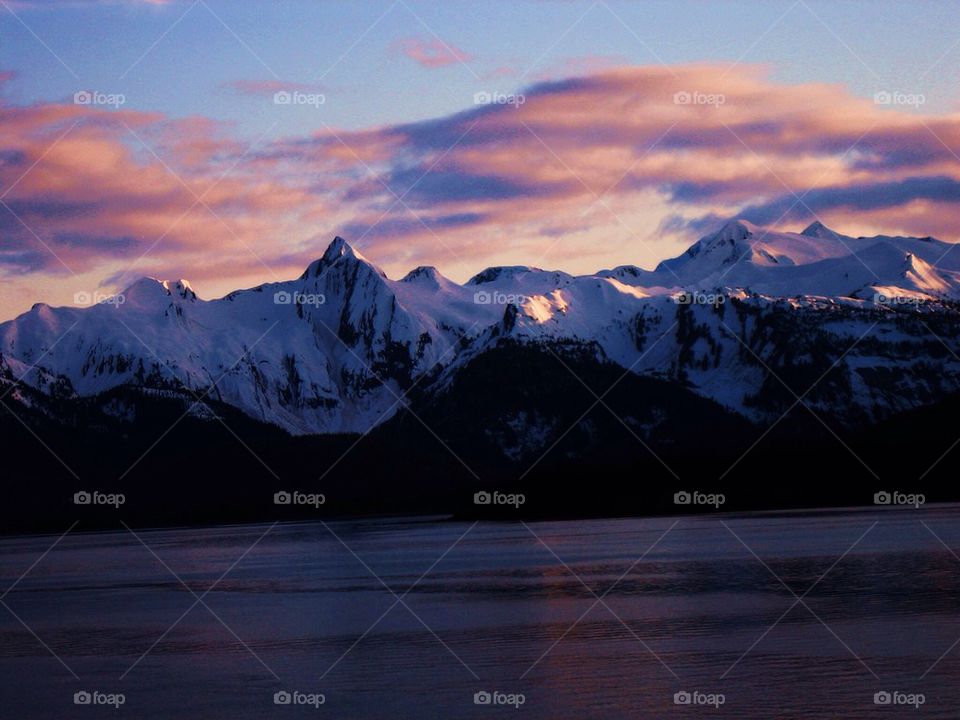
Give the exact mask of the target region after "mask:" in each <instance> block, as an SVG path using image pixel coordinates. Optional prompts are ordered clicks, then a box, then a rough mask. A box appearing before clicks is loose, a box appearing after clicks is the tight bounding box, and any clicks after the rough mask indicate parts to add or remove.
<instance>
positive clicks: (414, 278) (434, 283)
mask: <svg viewBox="0 0 960 720" xmlns="http://www.w3.org/2000/svg"><path fill="white" fill-rule="evenodd" d="M442 277H443V276H442V275H440V273H439V272H437V269H436V268H435V267H433V266H432V265H420V266H419V267H415V268H414V269H413V270H411V271H410V272H408V273H407V274H406V275H404V276H403V277H402V278H401V279H400V282H402V283H417V284H418V285H423V286H426V287H432V288H438V287H440V280H441V278H442Z"/></svg>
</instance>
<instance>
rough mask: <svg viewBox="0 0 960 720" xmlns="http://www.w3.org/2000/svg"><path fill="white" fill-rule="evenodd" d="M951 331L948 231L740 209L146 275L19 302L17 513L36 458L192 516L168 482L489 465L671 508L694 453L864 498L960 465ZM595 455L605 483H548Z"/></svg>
mask: <svg viewBox="0 0 960 720" xmlns="http://www.w3.org/2000/svg"><path fill="white" fill-rule="evenodd" d="M81 299H84V300H85V299H86V298H81ZM958 351H960V252H955V251H954V245H953V244H951V243H946V242H942V241H939V240H936V239H934V238H930V237H925V238H915V237H892V236H877V237H869V238H867V237H849V236H844V235H841V234H839V233H836V232H834V231H832V230H830V229H828V228H826V227H824V226H823V225H822V224H820V223H814V224H812V225H810V226H809V227H807V228H806V229H804V230H803V231H802V232H800V233H786V232H779V231H774V230H771V229H769V228H761V227H756V226H754V225H751V224H750V223H747V222H745V221H742V220H734V221H730V222H728V223H727V224H725V225H724V226H723V227H721V228H719V229H718V230H717V231H716V232H714V233H711V234H709V235H707V236H705V237H703V238H701V239H700V240H699V241H697V242H696V243H694V244H693V245H692V246H691V247H690V248H689V249H688V250H687V251H686V252H685V253H683V254H682V255H680V256H679V257H676V258H673V259H671V260H666V261H664V262H662V263H660V265H658V266H657V267H656V268H655V269H654V270H644V269H641V268H638V267H634V266H621V267H617V268H613V269H610V270H602V271H599V272H597V273H595V274H592V275H571V274H568V273H565V272H561V271H556V270H543V269H540V268H536V267H527V266H509V267H491V268H487V269H486V270H483V271H482V272H480V273H478V274H477V275H475V276H474V277H473V278H471V279H470V280H469V281H467V282H466V283H464V284H458V283H455V282H453V281H451V280H449V279H447V278H445V277H443V276H442V275H441V274H440V273H439V272H438V271H437V270H436V269H435V268H433V267H418V268H416V269H414V270H412V271H410V272H409V273H408V274H407V275H406V276H404V277H403V278H400V279H398V280H394V279H390V278H388V277H387V276H386V274H385V273H384V272H383V271H382V270H380V269H379V268H378V267H377V266H376V265H375V264H374V263H372V262H371V261H369V260H367V259H366V258H365V257H363V255H361V254H360V253H359V252H357V251H356V250H355V249H354V248H352V247H351V246H350V245H349V244H348V243H347V242H346V241H345V240H343V239H342V238H339V237H337V238H335V239H334V240H333V242H332V243H331V244H330V246H329V247H328V248H327V249H326V252H325V253H324V254H323V256H322V257H321V258H319V259H318V260H316V261H315V262H313V263H311V264H310V265H309V266H308V267H307V268H306V269H305V270H304V272H303V273H302V274H301V275H300V276H299V277H298V278H296V279H293V280H289V281H286V282H279V283H269V284H265V285H260V286H258V287H254V288H250V289H246V290H237V291H235V292H232V293H230V294H228V295H226V296H225V297H222V298H219V299H216V300H203V299H201V298H200V297H198V296H197V294H196V293H195V292H194V291H193V289H192V288H191V286H190V283H189V282H187V281H186V280H175V281H173V280H168V281H161V280H156V279H152V278H143V279H141V280H139V281H137V282H135V283H133V284H132V285H131V286H129V287H127V288H125V289H124V290H123V291H121V292H120V293H118V294H117V295H114V296H110V297H107V298H101V302H98V303H96V304H93V305H91V306H89V307H50V306H48V305H45V304H37V305H35V306H33V307H32V308H31V310H30V311H28V312H26V313H24V314H23V315H21V316H19V317H17V318H15V319H13V320H11V321H9V322H5V323H3V324H0V400H2V404H3V405H4V407H5V408H6V410H8V411H9V412H5V413H2V414H0V431H2V433H3V435H4V436H5V437H6V438H7V439H8V440H9V443H10V444H9V447H10V448H16V450H15V451H14V452H8V453H7V464H8V471H10V472H11V476H13V477H16V478H19V482H14V483H13V484H12V485H11V487H16V488H19V489H20V490H22V492H21V494H20V496H18V497H19V500H18V501H17V502H11V503H9V504H8V508H10V510H11V513H12V515H13V517H12V518H8V520H9V521H11V522H13V523H16V522H18V521H19V514H20V510H19V509H18V508H22V507H24V506H25V505H29V504H30V503H33V504H36V502H39V500H37V497H35V496H34V495H33V494H31V493H30V492H28V490H29V489H30V488H31V487H32V481H33V480H34V478H36V477H42V478H44V480H45V481H46V482H47V484H48V487H56V488H60V491H58V492H55V493H53V495H55V496H56V497H58V498H60V500H63V498H66V497H69V496H72V492H74V491H75V490H77V489H78V487H77V485H78V483H79V482H81V481H82V479H86V478H100V479H103V480H104V481H105V482H106V483H107V484H108V485H109V484H110V483H112V486H113V487H119V488H120V489H122V490H124V491H131V492H132V491H133V490H136V491H137V492H138V493H139V496H140V497H141V499H142V501H143V502H144V503H145V504H144V506H143V507H142V508H141V513H142V519H143V520H144V521H145V522H159V521H160V520H159V519H158V515H157V513H158V512H159V511H158V508H160V507H168V511H167V513H166V514H163V513H161V515H162V516H163V517H164V518H168V517H176V518H177V520H178V521H181V522H185V521H187V520H186V519H185V513H186V512H187V507H186V506H185V505H184V504H183V502H182V501H180V500H176V501H175V500H173V499H171V496H170V494H169V493H170V491H171V488H177V489H178V491H179V492H180V493H182V494H186V495H188V496H192V497H195V501H194V502H193V503H192V504H191V505H190V506H189V511H190V512H191V513H196V514H195V515H191V516H190V517H191V518H192V519H193V520H196V521H198V522H201V521H205V520H209V519H211V517H220V515H219V513H221V512H224V510H223V508H224V507H225V506H224V503H223V493H224V492H228V493H229V494H230V497H231V498H233V502H232V505H231V507H233V508H234V510H231V511H230V512H229V513H227V515H226V516H225V519H229V520H236V519H240V518H244V517H261V516H262V510H263V503H262V501H263V498H264V497H266V493H267V492H268V491H269V492H274V491H277V490H282V489H283V488H284V487H285V485H289V484H290V483H291V482H293V481H296V482H299V483H302V484H305V485H307V486H309V487H314V488H317V487H318V486H319V488H320V489H321V490H322V491H324V492H327V493H329V495H330V496H331V497H332V496H337V497H338V498H339V505H336V507H339V508H340V510H341V511H351V512H369V511H377V512H396V511H399V510H400V509H401V508H405V509H408V510H414V511H423V510H444V511H446V510H450V509H451V508H456V507H460V503H461V502H464V501H465V499H468V498H471V497H472V493H473V492H474V491H477V490H482V489H484V488H485V487H487V486H488V485H489V484H490V482H491V481H494V480H495V481H496V482H497V483H499V484H500V485H501V486H503V487H513V488H514V489H517V490H522V491H524V492H527V493H528V494H529V495H530V497H536V498H539V499H540V500H541V502H542V503H546V505H542V506H541V510H542V512H544V513H548V514H549V513H552V512H559V513H564V514H582V513H584V512H596V513H601V514H609V513H611V512H634V511H636V512H644V513H645V512H653V511H656V510H657V509H658V508H659V509H660V510H662V509H664V508H670V507H673V506H672V501H671V499H670V498H672V497H673V495H672V493H673V492H676V491H678V490H682V489H683V488H684V485H683V484H682V483H683V480H681V479H684V480H685V479H687V478H690V477H694V478H699V479H700V481H701V482H703V481H704V479H706V481H708V482H712V483H714V484H715V485H716V484H718V483H720V484H723V483H728V484H729V483H734V486H735V487H734V489H736V487H740V488H741V489H742V488H744V487H747V486H749V487H751V488H753V489H751V491H750V494H749V495H746V496H744V495H743V494H742V493H741V495H740V497H741V499H742V501H743V505H744V506H745V507H746V506H749V507H759V506H763V507H767V506H769V507H782V506H784V504H791V503H801V502H806V503H823V502H825V500H824V497H825V496H824V495H823V494H822V493H820V494H811V493H812V488H813V487H814V485H815V484H816V482H815V481H812V480H811V478H815V479H816V480H819V481H823V482H827V483H829V484H830V485H831V492H832V493H833V494H832V495H829V496H827V497H831V498H833V499H832V500H829V501H828V504H829V503H834V502H840V501H841V499H843V500H844V501H850V502H860V501H869V498H870V497H872V494H873V493H874V492H876V491H878V490H881V489H882V482H881V478H883V477H886V475H887V474H889V475H891V476H892V477H894V478H898V479H899V480H898V481H899V482H904V481H905V479H906V480H908V481H910V482H917V481H919V480H925V481H927V482H929V481H930V480H932V479H933V478H934V477H936V476H937V474H938V473H944V472H945V473H947V474H948V475H949V474H950V473H952V472H954V471H955V466H954V465H953V464H952V463H951V462H950V461H949V459H948V460H947V461H945V462H942V463H939V464H936V463H935V464H934V465H933V466H930V469H929V470H927V469H926V467H927V465H928V464H929V463H933V461H934V460H935V459H936V458H937V457H938V456H945V455H947V454H949V448H951V447H952V444H951V443H953V441H954V440H955V438H952V437H950V435H951V434H952V429H953V427H954V425H955V423H954V422H953V418H955V415H956V411H957V409H958V406H960V357H958ZM238 441H239V442H238ZM241 446H242V447H241ZM354 448H357V450H356V451H355V450H354ZM945 451H946V453H945ZM934 467H935V468H936V472H933V473H932V474H929V473H931V471H932V470H933V469H934ZM186 468H189V471H187V470H186ZM771 473H773V475H774V476H775V477H776V478H777V479H778V481H779V482H777V483H761V484H760V485H757V484H756V478H757V477H758V476H761V477H764V476H768V475H770V474H771ZM928 474H929V477H928ZM198 476H212V477H215V478H217V480H215V481H211V482H209V483H200V482H197V480H196V479H195V478H196V477H198ZM839 476H843V477H845V478H847V482H846V483H844V484H843V485H842V488H843V492H846V493H847V494H846V495H843V496H842V498H841V496H840V495H837V493H838V492H841V490H840V486H839V485H837V486H834V483H833V478H836V477H839ZM585 477H589V478H591V483H590V484H591V486H594V487H595V489H596V490H597V494H594V495H591V496H590V497H591V498H592V499H585V498H584V497H583V496H582V495H574V496H570V497H567V495H560V496H558V495H557V494H556V492H555V490H548V489H547V488H556V487H557V486H558V485H560V486H562V487H564V488H570V487H577V486H580V485H581V484H582V482H583V479H584V478H585ZM50 478H53V479H52V480H51V479H50ZM114 478H116V480H114ZM624 478H626V480H624ZM711 478H713V480H711ZM640 479H642V480H640ZM726 489H728V490H729V489H730V488H729V487H727V488H726ZM51 492H52V491H51ZM24 493H25V494H24ZM145 493H147V494H148V496H149V502H147V499H146V497H147V496H146V495H144V494H145ZM197 493H206V495H205V496H204V497H205V500H203V501H201V500H200V499H199V496H198V495H197ZM757 493H760V494H763V493H767V494H768V495H769V494H770V493H772V496H770V497H767V499H758V498H759V497H760V496H759V495H758V494H757ZM182 494H181V495H178V494H174V496H173V497H182ZM61 496H62V497H61ZM241 496H244V497H247V501H246V502H244V501H241V499H240V498H241ZM736 496H737V493H736V492H733V493H732V495H731V497H736ZM951 497H952V496H951ZM801 498H804V499H801ZM953 499H957V498H953ZM558 503H559V505H558ZM468 504H469V502H468ZM241 506H242V507H245V508H247V509H248V510H249V512H246V513H243V512H240V511H238V510H236V508H239V507H241ZM43 508H44V509H43V512H44V513H47V517H52V515H50V510H49V507H48V506H47V505H43ZM528 509H530V508H529V506H528ZM674 509H675V508H674ZM61 510H62V516H63V517H65V518H67V517H71V514H70V513H72V512H73V511H72V510H71V508H70V506H69V505H67V506H64V507H62V508H61ZM38 512H39V511H38Z"/></svg>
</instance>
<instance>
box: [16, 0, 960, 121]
mask: <svg viewBox="0 0 960 720" xmlns="http://www.w3.org/2000/svg"><path fill="white" fill-rule="evenodd" d="M10 8H11V9H12V11H13V12H15V13H16V14H17V15H18V16H19V17H20V19H22V21H23V22H24V23H25V24H26V25H28V26H29V28H30V30H33V32H35V33H36V35H37V36H38V37H39V38H40V39H41V40H42V41H43V43H45V44H46V45H47V46H48V47H49V50H48V49H47V47H44V44H43V43H41V42H39V41H38V39H37V37H34V36H33V34H32V33H31V32H30V30H28V29H27V28H26V27H24V26H23V25H21V24H20V23H19V22H18V21H17V20H16V19H15V18H13V17H12V14H11V12H10V11H3V12H0V29H2V32H3V44H2V46H0V67H2V68H3V69H6V70H14V71H16V72H17V74H18V77H17V79H16V80H15V81H14V82H12V83H11V87H10V88H9V90H8V92H9V93H10V94H11V95H12V97H13V98H15V99H17V100H19V101H21V102H34V101H40V100H47V101H50V100H56V99H58V98H64V97H67V96H70V95H72V94H73V93H74V92H75V91H76V90H77V89H78V86H79V87H81V88H97V89H100V90H101V91H103V92H115V93H123V94H124V95H125V96H126V97H127V102H128V107H131V108H134V109H139V110H144V111H151V110H162V111H163V112H165V113H168V114H170V115H173V116H179V117H184V116H188V115H191V114H202V115H204V116H207V117H214V118H217V119H220V120H224V121H231V122H235V123H236V124H237V127H238V130H239V132H242V133H244V134H247V135H255V134H259V133H261V132H263V131H264V130H265V129H266V128H267V127H269V125H270V122H272V120H270V119H267V118H268V113H266V112H264V111H263V107H262V103H259V102H258V99H257V98H251V97H242V96H238V95H237V94H236V93H234V92H231V91H229V90H228V89H226V87H225V86H227V85H228V84H229V83H231V82H234V81H239V80H263V81H268V80H277V79H279V80H283V81H287V82H296V83H303V84H314V83H319V84H320V85H322V86H323V91H324V94H325V96H326V98H327V102H326V104H325V107H324V108H323V109H322V112H323V120H324V122H326V123H328V124H330V125H334V126H337V127H342V128H350V129H356V128H361V127H366V126H371V125H377V124H384V123H396V122H402V121H410V120H417V119H423V118H428V117H434V116H439V115H444V114H447V113H450V112H454V111H457V110H460V109H463V108H464V107H465V106H467V105H469V100H470V98H471V97H472V95H473V93H474V92H476V91H477V90H484V89H497V90H501V91H504V92H509V91H512V90H514V89H516V88H517V86H522V85H523V84H525V83H526V82H528V81H530V80H536V79H541V78H544V77H558V76H564V75H566V74H576V73H577V72H578V71H580V70H583V69H589V68H590V67H593V66H595V65H596V64H598V63H600V62H602V61H603V59H604V58H605V59H606V60H607V61H608V62H610V63H613V64H624V63H626V64H636V65H647V64H654V63H659V62H663V63H667V64H677V63H689V62H702V61H718V60H725V61H730V62H734V61H737V60H741V61H742V62H747V63H769V64H770V65H771V66H772V68H773V77H774V78H775V79H778V80H782V81H785V82H789V83H801V82H810V81H821V82H838V83H843V84H845V85H846V86H848V88H849V89H850V91H851V92H852V93H854V94H857V95H862V96H864V97H869V96H872V94H873V93H874V92H876V91H877V90H878V89H885V88H889V89H899V90H902V91H904V92H914V93H923V94H924V95H925V96H926V99H927V104H926V105H925V107H924V110H925V111H927V112H941V111H945V110H948V109H949V110H956V109H958V108H957V101H958V97H957V81H958V80H960V71H958V63H960V50H958V49H957V48H956V47H955V43H956V42H957V41H958V39H960V13H958V12H957V9H956V5H955V3H950V2H924V3H922V4H917V3H904V2H881V1H878V0H873V1H863V2H856V1H853V0H849V1H844V2H826V3H825V2H815V1H813V0H804V2H776V1H772V0H766V1H763V2H704V1H700V0H698V1H695V2H691V1H689V0H688V1H686V2H684V1H682V0H673V1H671V2H643V3H636V2H616V1H612V0H611V1H610V2H608V3H594V2H560V1H558V2H515V1H511V2H482V3H479V2H454V3H439V2H418V1H417V0H404V1H403V2H396V3H391V2H379V1H376V2H374V1H368V0H365V1H364V2H305V1H300V2H283V3H270V11H269V12H264V11H263V4H262V3H257V2H235V1H223V0H204V2H202V3H197V4H194V3H193V2H192V0H171V1H170V2H167V3H164V4H154V3H148V2H136V1H135V0H134V1H133V2H121V1H116V2H96V1H95V0H91V1H88V2H82V1H78V2H54V1H52V0H50V1H48V2H30V3H19V4H18V3H12V4H11V5H10ZM218 18H219V19H218ZM378 20H379V22H378ZM221 21H222V23H221ZM174 24H175V25H174ZM171 26H173V27H171ZM371 26H372V27H371ZM571 27H572V29H571ZM434 34H436V36H437V37H439V38H441V39H442V40H443V41H444V42H445V43H449V44H450V45H451V46H453V47H455V48H457V49H460V50H463V51H465V52H466V53H468V54H469V55H470V58H469V59H468V60H467V61H466V65H467V67H465V66H464V65H462V64H460V63H453V64H451V65H448V66H445V67H442V68H431V69H427V68H424V67H421V66H420V65H418V64H417V63H416V62H414V61H413V60H410V59H408V58H406V57H405V56H403V55H402V54H401V52H400V51H399V50H398V49H397V47H396V45H397V43H398V42H400V41H402V40H403V39H406V38H425V39H431V38H433V37H434ZM951 49H952V53H951ZM345 53H346V54H345ZM945 54H946V55H947V56H946V57H944V58H943V59H942V60H940V62H939V64H938V65H937V66H936V68H935V69H934V70H933V71H930V70H929V68H930V67H931V66H932V65H933V64H934V63H936V62H937V61H938V59H940V58H941V57H942V56H944V55H945ZM55 55H56V56H59V57H60V58H61V59H62V60H63V64H61V63H60V61H59V60H58V59H57V58H56V57H55ZM341 57H342V59H341ZM64 64H65V65H66V66H67V67H64ZM68 68H69V69H68ZM506 68H510V69H511V70H512V71H513V74H512V75H508V74H505V69H506ZM71 71H72V72H71ZM498 71H500V72H499V73H498ZM74 74H76V76H78V77H75V76H74ZM78 78H79V79H78ZM878 78H879V79H878ZM312 124H313V117H312V114H311V113H310V112H302V113H298V114H297V117H291V118H290V119H289V122H288V123H284V127H283V128H276V129H275V132H277V133H280V132H304V131H308V130H309V129H310V128H311V125H312Z"/></svg>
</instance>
